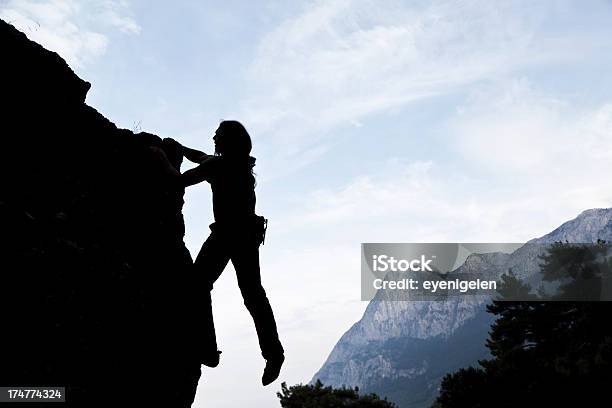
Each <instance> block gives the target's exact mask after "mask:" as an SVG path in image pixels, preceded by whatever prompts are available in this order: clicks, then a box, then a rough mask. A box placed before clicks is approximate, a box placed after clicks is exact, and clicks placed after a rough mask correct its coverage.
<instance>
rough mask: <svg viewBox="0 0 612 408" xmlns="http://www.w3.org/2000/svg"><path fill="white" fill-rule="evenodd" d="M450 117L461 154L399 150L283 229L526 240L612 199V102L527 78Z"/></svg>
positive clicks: (336, 236) (335, 237) (485, 93)
mask: <svg viewBox="0 0 612 408" xmlns="http://www.w3.org/2000/svg"><path fill="white" fill-rule="evenodd" d="M446 119H447V122H446V124H444V125H441V126H442V128H443V133H444V134H446V135H447V139H446V140H447V141H448V143H449V144H450V150H451V153H452V154H454V155H455V160H454V161H452V162H444V161H441V160H439V161H438V160H437V159H436V158H432V160H430V161H425V162H423V161H415V162H402V161H397V160H390V161H388V162H387V163H385V164H381V165H380V166H378V170H377V171H376V172H374V173H370V174H367V175H361V176H358V177H355V178H354V179H353V180H352V181H351V182H350V183H348V184H346V185H345V186H343V187H340V188H335V189H332V188H324V189H320V190H317V191H315V192H313V193H311V194H309V195H308V196H306V197H304V200H303V201H304V203H303V204H302V205H301V206H300V207H298V208H297V209H296V210H295V211H294V212H293V213H292V214H289V215H287V216H286V217H285V218H284V219H282V220H279V222H278V224H279V227H278V228H277V229H278V230H279V231H277V233H279V234H281V235H282V234H286V235H287V237H289V236H295V234H301V235H313V236H315V237H316V240H317V241H319V242H320V243H322V244H321V245H324V246H327V247H331V246H332V245H331V244H330V243H346V242H354V243H355V245H357V244H358V243H359V242H393V241H400V242H431V241H434V242H435V241H442V242H443V241H451V242H453V241H464V242H466V241H472V242H478V241H482V242H489V241H493V242H494V241H501V242H513V241H515V242H521V241H524V240H528V239H531V238H534V237H536V236H539V235H542V234H545V233H547V232H549V231H551V230H552V229H553V228H556V227H557V226H558V225H560V224H561V223H562V222H564V221H566V220H568V219H570V218H573V217H574V216H576V215H577V214H578V213H580V212H581V211H583V210H585V209H588V208H594V207H609V206H611V205H612V181H611V180H610V178H609V167H610V162H612V103H605V102H604V103H601V104H598V105H595V106H589V107H581V106H577V105H576V104H575V103H572V102H571V101H568V100H560V99H556V98H551V97H548V96H546V95H545V94H542V93H541V92H539V91H538V90H537V89H535V88H534V86H533V85H532V84H530V83H529V82H528V81H526V80H524V79H518V80H509V81H505V82H502V83H498V82H495V83H493V84H489V85H487V86H481V87H478V88H477V90H474V92H472V94H471V96H470V97H469V98H468V100H467V101H466V103H465V104H463V105H461V106H460V107H459V108H458V110H457V114H456V115H454V116H453V117H451V118H450V119H448V118H446Z"/></svg>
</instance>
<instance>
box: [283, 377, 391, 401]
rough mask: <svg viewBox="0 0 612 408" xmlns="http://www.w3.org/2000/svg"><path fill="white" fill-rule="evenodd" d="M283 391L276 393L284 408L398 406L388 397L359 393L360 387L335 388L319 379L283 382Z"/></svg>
mask: <svg viewBox="0 0 612 408" xmlns="http://www.w3.org/2000/svg"><path fill="white" fill-rule="evenodd" d="M281 387H282V389H281V392H278V393H276V395H278V398H279V399H280V404H281V407H283V408H340V407H349V408H396V405H395V404H393V403H392V402H389V401H387V400H386V399H380V397H378V395H376V394H368V395H359V388H357V387H356V388H345V387H342V388H333V387H331V386H327V387H326V386H324V385H323V384H322V383H321V381H319V380H317V382H316V383H315V384H314V385H309V384H307V385H302V384H298V385H293V386H291V387H287V384H285V383H282V384H281Z"/></svg>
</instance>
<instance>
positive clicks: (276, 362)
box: [261, 354, 285, 386]
mask: <svg viewBox="0 0 612 408" xmlns="http://www.w3.org/2000/svg"><path fill="white" fill-rule="evenodd" d="M284 361H285V356H284V355H282V354H281V355H279V356H277V357H273V358H269V359H267V360H266V368H264V372H263V376H262V377H261V383H262V384H263V385H264V386H266V385H268V384H271V383H273V382H274V380H276V379H277V378H278V375H279V374H280V370H281V367H282V366H283V362H284Z"/></svg>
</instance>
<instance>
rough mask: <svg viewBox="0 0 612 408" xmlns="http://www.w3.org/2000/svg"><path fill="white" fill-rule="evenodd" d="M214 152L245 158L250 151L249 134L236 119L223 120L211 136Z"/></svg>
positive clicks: (220, 154)
mask: <svg viewBox="0 0 612 408" xmlns="http://www.w3.org/2000/svg"><path fill="white" fill-rule="evenodd" d="M213 140H214V141H215V154H217V155H219V156H226V157H232V158H247V157H249V154H250V153H251V147H252V145H251V136H249V133H248V132H247V130H246V129H245V128H244V126H242V124H241V123H240V122H238V121H236V120H224V121H223V122H221V124H219V128H218V129H217V131H216V132H215V136H214V137H213Z"/></svg>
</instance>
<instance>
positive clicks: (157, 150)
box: [149, 146, 181, 177]
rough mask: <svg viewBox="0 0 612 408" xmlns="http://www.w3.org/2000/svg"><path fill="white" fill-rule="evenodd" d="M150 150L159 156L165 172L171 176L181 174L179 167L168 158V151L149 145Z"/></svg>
mask: <svg viewBox="0 0 612 408" xmlns="http://www.w3.org/2000/svg"><path fill="white" fill-rule="evenodd" d="M149 151H150V152H151V153H152V154H154V155H155V156H156V157H157V159H158V160H159V163H160V166H161V167H162V169H163V171H164V173H166V174H168V175H170V176H176V177H180V176H181V172H180V171H179V170H178V169H176V168H175V167H174V166H173V165H172V163H170V160H168V156H167V155H166V152H164V151H163V150H162V149H160V148H159V147H155V146H151V147H149Z"/></svg>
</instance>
